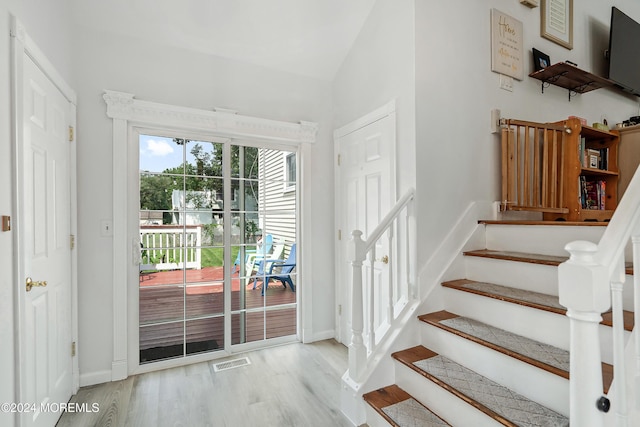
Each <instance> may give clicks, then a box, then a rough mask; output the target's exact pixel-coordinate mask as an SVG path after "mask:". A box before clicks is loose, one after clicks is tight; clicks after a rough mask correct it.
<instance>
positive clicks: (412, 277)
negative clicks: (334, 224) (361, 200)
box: [346, 189, 417, 383]
mask: <svg viewBox="0 0 640 427" xmlns="http://www.w3.org/2000/svg"><path fill="white" fill-rule="evenodd" d="M414 194H415V192H414V190H413V189H411V190H409V191H408V192H407V193H406V194H405V195H404V196H403V197H402V198H401V199H400V200H398V202H397V203H396V205H395V206H394V207H393V208H392V209H391V211H390V212H389V213H388V214H387V216H385V217H384V218H383V219H382V221H381V222H380V224H379V225H378V226H377V227H376V228H375V229H374V230H373V231H371V233H370V234H369V236H368V237H367V240H366V241H364V240H362V234H363V233H362V231H360V230H354V231H353V232H352V241H351V253H350V254H349V255H350V257H349V258H350V259H351V260H352V262H351V264H352V266H353V281H352V298H351V303H352V307H351V316H352V319H351V327H352V340H351V344H350V345H349V370H348V371H347V374H346V376H347V377H348V378H349V379H350V380H351V381H353V382H354V383H359V382H361V381H362V380H363V378H364V373H365V372H366V371H367V368H368V364H369V361H370V359H371V358H372V356H373V355H374V354H375V350H376V348H377V347H378V346H380V345H381V344H382V342H383V341H384V339H385V337H386V336H387V335H388V333H389V332H390V331H391V330H392V329H393V327H394V326H396V325H394V320H396V319H398V318H399V317H400V316H401V315H402V314H403V308H404V307H406V306H407V302H408V301H409V300H410V299H415V298H416V297H417V295H416V294H417V289H416V276H417V273H416V269H415V265H416V218H415V213H414ZM403 213H404V214H405V215H404V217H402V214H403ZM399 232H403V234H404V236H403V238H401V239H397V238H396V234H398V233H399ZM400 245H403V246H404V247H400ZM365 273H366V274H365Z"/></svg>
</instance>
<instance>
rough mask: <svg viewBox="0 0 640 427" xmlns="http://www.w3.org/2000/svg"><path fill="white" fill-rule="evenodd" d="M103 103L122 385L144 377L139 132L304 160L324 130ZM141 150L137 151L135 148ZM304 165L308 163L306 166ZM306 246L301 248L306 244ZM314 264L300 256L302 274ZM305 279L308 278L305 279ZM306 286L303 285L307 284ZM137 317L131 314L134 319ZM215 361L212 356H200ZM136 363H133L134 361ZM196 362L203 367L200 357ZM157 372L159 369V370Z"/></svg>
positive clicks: (226, 113)
mask: <svg viewBox="0 0 640 427" xmlns="http://www.w3.org/2000/svg"><path fill="white" fill-rule="evenodd" d="M103 99H104V101H105V103H106V104H107V116H108V117H110V118H111V119H113V322H114V324H113V361H112V372H111V377H112V378H111V379H112V380H119V379H124V378H126V377H127V376H128V375H129V374H133V373H136V372H138V371H140V368H139V367H138V366H133V363H129V362H130V361H129V360H128V355H130V353H131V351H130V349H128V342H129V334H130V326H129V325H128V322H127V318H128V316H127V313H128V307H129V302H128V284H129V280H128V278H129V274H130V272H131V271H132V268H133V269H135V268H137V263H138V255H139V245H138V242H137V237H133V238H132V236H131V234H130V232H128V231H127V230H128V227H129V225H128V224H129V221H128V218H129V217H128V215H129V212H130V209H131V206H129V205H130V203H131V202H130V201H129V200H128V196H127V195H128V194H129V185H130V183H131V182H130V181H131V180H132V179H133V178H131V177H130V175H131V174H130V170H132V167H133V168H134V169H133V170H135V171H136V173H137V169H135V168H137V165H134V166H132V165H130V164H129V162H131V161H132V158H133V154H132V150H133V149H134V148H132V147H131V146H130V145H131V144H130V143H129V141H131V138H132V135H133V133H134V132H135V129H134V127H146V128H159V129H166V130H172V131H182V132H188V133H195V134H199V135H203V136H206V135H211V136H213V137H228V138H238V139H242V140H244V141H256V142H262V143H264V142H268V143H280V144H285V145H301V147H300V148H301V150H300V151H299V152H300V153H301V157H302V158H303V159H304V158H305V153H308V150H309V148H308V145H309V144H310V143H315V141H316V137H317V133H318V124H317V123H313V122H305V121H301V122H299V123H291V122H283V121H276V120H269V119H263V118H257V117H251V116H245V115H241V114H237V113H236V112H235V111H230V110H216V111H206V110H200V109H195V108H189V107H181V106H175V105H169V104H161V103H157V102H150V101H144V100H139V99H135V95H133V94H131V93H125V92H118V91H112V90H106V91H105V94H104V95H103ZM135 149H137V146H136V147H135ZM301 164H302V165H304V163H303V162H301ZM305 170H306V171H307V172H305V173H304V174H303V175H302V176H301V187H302V188H303V191H302V194H301V195H300V196H299V197H300V200H301V205H300V209H301V212H300V213H301V216H302V217H304V216H305V215H309V214H310V212H311V211H310V210H308V209H305V207H306V201H307V200H308V198H305V197H304V193H305V191H304V188H305V187H306V185H305V182H306V180H305V178H306V177H305V175H307V174H308V173H310V171H311V168H305ZM300 224H301V225H302V227H304V228H302V229H301V237H303V236H304V235H305V231H307V232H309V233H310V228H309V229H308V230H307V228H308V227H310V224H311V221H306V222H301V223H300ZM301 243H302V242H300V244H301ZM310 260H311V254H310V253H309V252H303V253H302V254H301V255H300V261H301V267H302V268H301V271H304V269H306V268H308V266H309V264H310ZM304 274H305V275H306V274H307V273H304ZM301 280H302V279H301ZM308 294H310V292H301V295H300V301H301V306H300V307H299V310H300V311H301V312H302V316H301V319H302V339H303V341H305V340H307V339H308V337H307V336H308V335H309V333H308V332H307V333H306V334H305V330H306V329H307V328H310V327H311V326H312V323H311V321H310V315H311V304H312V300H311V297H310V295H308ZM129 314H131V313H129ZM199 357H210V356H199ZM131 358H132V359H133V357H131ZM191 360H193V361H197V360H199V359H198V356H196V357H193V358H192V359H191ZM163 363H168V364H180V363H184V362H182V361H173V362H171V361H169V362H158V363H157V364H154V365H155V367H157V368H158V369H161V368H163V367H167V366H168V365H167V366H165V365H163ZM154 369H155V368H154Z"/></svg>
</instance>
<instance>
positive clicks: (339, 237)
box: [338, 230, 342, 240]
mask: <svg viewBox="0 0 640 427" xmlns="http://www.w3.org/2000/svg"><path fill="white" fill-rule="evenodd" d="M338 240H342V230H338Z"/></svg>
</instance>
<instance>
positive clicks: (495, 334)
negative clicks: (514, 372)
mask: <svg viewBox="0 0 640 427" xmlns="http://www.w3.org/2000/svg"><path fill="white" fill-rule="evenodd" d="M418 319H419V320H420V321H422V322H424V323H427V324H429V325H432V326H435V327H437V328H440V329H442V330H445V331H447V332H449V333H452V334H454V335H457V336H459V337H462V338H465V339H468V340H470V341H473V342H475V343H477V344H480V345H483V346H485V347H488V348H491V349H492V350H495V351H498V352H500V353H502V354H505V355H507V356H509V357H513V358H514V359H517V360H520V361H523V362H525V363H528V364H530V365H533V366H535V367H537V368H539V369H543V370H545V371H547V372H550V373H552V374H555V375H558V376H560V377H562V378H566V379H569V352H568V351H567V350H563V349H560V348H557V347H554V346H551V345H548V344H544V343H540V342H537V341H535V340H532V339H529V338H526V337H523V336H520V335H517V334H514V333H512V332H508V331H505V330H503V329H500V328H496V327H493V326H490V325H486V324H484V323H482V322H478V321H476V320H473V319H468V318H465V317H463V316H458V315H457V314H454V313H450V312H448V311H446V310H442V311H437V312H433V313H429V314H424V315H421V316H418ZM455 320H457V321H459V322H458V324H457V325H456V324H455V323H453V322H451V321H455ZM610 373H613V366H611V365H609V364H607V363H603V364H602V379H603V391H604V393H605V394H606V393H608V392H609V388H610V386H611V381H612V380H613V377H612V376H611V377H609V376H610Z"/></svg>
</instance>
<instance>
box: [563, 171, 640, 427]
mask: <svg viewBox="0 0 640 427" xmlns="http://www.w3.org/2000/svg"><path fill="white" fill-rule="evenodd" d="M639 170H640V168H639ZM630 241H632V242H633V260H632V261H633V265H634V281H633V284H634V300H635V301H634V312H635V319H636V323H635V325H638V324H639V323H638V321H639V320H640V315H639V313H640V295H639V294H640V271H638V270H640V173H638V171H636V174H635V175H634V177H633V178H632V180H631V182H630V183H629V186H628V187H627V189H626V191H625V195H624V197H623V198H622V200H621V201H620V204H619V205H618V207H617V209H616V211H615V213H614V215H613V217H612V218H611V221H610V223H609V225H608V226H607V228H606V230H605V232H604V234H603V235H602V238H601V239H600V242H599V243H598V244H597V245H596V244H594V243H591V242H583V241H577V242H572V243H569V244H568V245H567V246H566V248H565V249H566V250H567V251H568V252H569V253H570V255H571V256H570V258H569V260H568V261H567V262H565V263H563V264H561V265H560V267H559V271H558V280H559V295H560V303H561V304H562V305H564V306H565V307H567V316H568V317H569V318H570V325H571V344H570V347H571V348H570V354H571V360H570V364H571V367H570V378H571V379H570V419H571V424H572V425H578V426H581V427H602V426H604V425H605V415H604V414H605V413H606V412H607V411H608V410H609V406H610V407H611V408H612V411H613V415H614V418H615V424H616V426H627V425H629V423H630V422H633V421H635V422H637V421H638V420H637V419H636V420H632V419H630V417H629V414H628V409H629V406H628V405H627V401H628V400H629V398H630V397H632V396H629V395H628V390H632V393H633V394H635V397H636V399H640V344H639V342H640V328H638V327H635V328H634V336H635V339H634V341H635V347H634V348H632V349H630V350H633V351H634V353H635V354H634V356H635V357H634V358H633V359H634V361H636V364H637V366H635V371H636V378H635V389H634V388H628V387H627V385H626V379H627V374H626V372H627V371H628V370H631V368H634V367H633V366H631V365H628V364H627V362H626V360H625V353H626V351H627V348H626V345H625V338H624V334H625V331H624V325H623V321H624V313H623V298H622V291H623V287H624V283H625V279H626V275H625V248H626V247H627V245H628V244H629V242H630ZM610 308H611V310H612V317H613V331H612V334H613V363H614V373H615V378H614V384H613V386H614V387H613V393H612V392H609V395H608V396H603V382H602V365H601V362H602V359H601V355H600V351H601V348H600V345H601V344H600V337H599V323H600V322H601V320H602V316H601V314H602V313H604V312H606V311H608V310H609V309H610ZM611 400H613V401H611ZM636 425H637V424H636Z"/></svg>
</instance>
